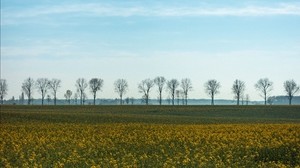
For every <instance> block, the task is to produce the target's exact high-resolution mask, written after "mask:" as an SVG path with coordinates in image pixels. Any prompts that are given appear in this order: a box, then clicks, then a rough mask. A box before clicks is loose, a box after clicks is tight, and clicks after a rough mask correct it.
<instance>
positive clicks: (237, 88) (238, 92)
mask: <svg viewBox="0 0 300 168" xmlns="http://www.w3.org/2000/svg"><path fill="white" fill-rule="evenodd" d="M245 89H246V85H245V82H243V81H241V80H238V79H236V80H235V81H234V82H233V85H232V92H233V94H234V97H235V98H236V99H237V105H239V104H240V98H241V97H242V96H243V94H244V91H245Z"/></svg>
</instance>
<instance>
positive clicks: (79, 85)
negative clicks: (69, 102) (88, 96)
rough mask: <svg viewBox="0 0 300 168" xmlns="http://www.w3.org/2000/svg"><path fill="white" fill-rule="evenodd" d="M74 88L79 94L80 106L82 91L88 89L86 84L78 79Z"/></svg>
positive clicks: (83, 94)
mask: <svg viewBox="0 0 300 168" xmlns="http://www.w3.org/2000/svg"><path fill="white" fill-rule="evenodd" d="M75 86H76V88H77V92H78V93H79V94H80V105H83V104H84V98H85V92H84V91H85V89H86V88H87V87H88V84H87V82H86V80H85V79H84V78H79V79H77V81H76V84H75Z"/></svg>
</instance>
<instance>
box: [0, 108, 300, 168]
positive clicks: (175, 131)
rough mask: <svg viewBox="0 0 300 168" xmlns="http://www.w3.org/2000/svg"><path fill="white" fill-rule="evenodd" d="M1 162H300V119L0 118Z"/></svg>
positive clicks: (138, 164) (10, 164) (79, 164)
mask: <svg viewBox="0 0 300 168" xmlns="http://www.w3.org/2000/svg"><path fill="white" fill-rule="evenodd" d="M3 111H4V110H3ZM27 112H28V111H27ZM4 113H8V112H7V111H6V112H4ZM4 113H3V114H4ZM76 115H78V116H80V115H79V114H76ZM16 117H17V116H16V115H12V116H11V118H16ZM61 117H64V115H62V116H61ZM35 119H36V118H35ZM0 167H300V125H299V124H298V123H280V124H278V123H246V124H244V123H236V124H230V123H225V124H224V123H214V124H174V123H173V124H172V123H171V124H170V123H168V124H164V123H142V122H140V123H134V122H131V123H130V122H119V123H113V122H111V123H109V122H108V123H92V124H90V123H86V122H85V121H84V122H82V123H71V122H70V123H67V122H57V123H53V122H45V121H44V120H42V121H40V120H38V119H36V120H29V119H28V122H24V120H22V121H21V120H17V121H15V122H13V120H10V121H9V122H6V121H5V120H1V128H0Z"/></svg>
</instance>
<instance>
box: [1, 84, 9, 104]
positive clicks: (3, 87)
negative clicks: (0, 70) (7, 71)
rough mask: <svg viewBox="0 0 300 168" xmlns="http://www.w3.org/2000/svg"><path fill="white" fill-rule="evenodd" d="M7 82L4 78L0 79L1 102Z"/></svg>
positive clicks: (5, 91)
mask: <svg viewBox="0 0 300 168" xmlns="http://www.w3.org/2000/svg"><path fill="white" fill-rule="evenodd" d="M7 90H8V89H7V83H6V79H0V100H1V104H3V100H4V97H5V96H6V95H7Z"/></svg>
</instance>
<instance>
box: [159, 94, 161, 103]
mask: <svg viewBox="0 0 300 168" xmlns="http://www.w3.org/2000/svg"><path fill="white" fill-rule="evenodd" d="M159 105H161V92H159Z"/></svg>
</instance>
